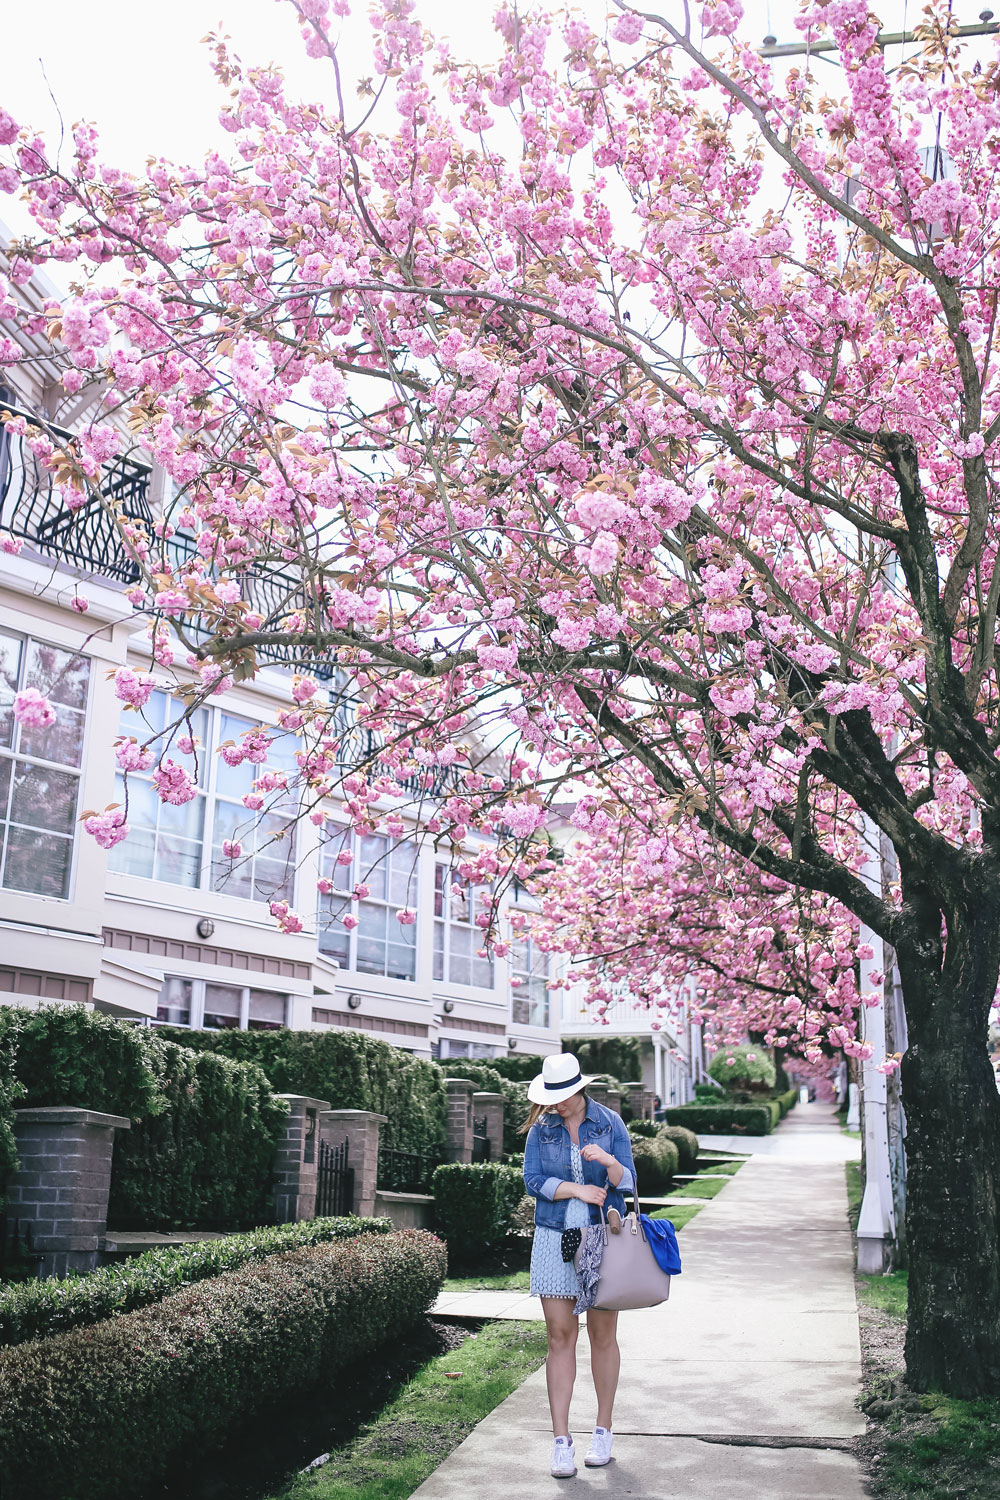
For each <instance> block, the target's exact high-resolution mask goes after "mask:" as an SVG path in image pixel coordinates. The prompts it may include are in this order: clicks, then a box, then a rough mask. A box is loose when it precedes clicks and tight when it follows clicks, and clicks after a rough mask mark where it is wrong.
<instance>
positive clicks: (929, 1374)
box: [897, 892, 1000, 1397]
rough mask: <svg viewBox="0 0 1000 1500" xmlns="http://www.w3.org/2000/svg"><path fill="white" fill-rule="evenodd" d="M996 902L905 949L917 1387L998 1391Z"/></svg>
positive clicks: (984, 902) (911, 1348) (912, 1367)
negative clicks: (993, 1031) (992, 1056)
mask: <svg viewBox="0 0 1000 1500" xmlns="http://www.w3.org/2000/svg"><path fill="white" fill-rule="evenodd" d="M993 905H994V898H993V897H992V896H991V895H990V894H988V893H986V892H981V893H980V901H979V905H978V910H977V911H976V914H975V916H974V917H970V916H969V913H968V911H966V912H964V913H963V917H964V918H965V919H964V920H954V919H953V920H952V922H951V923H950V924H949V932H948V937H947V947H946V950H945V949H943V947H942V943H941V938H940V926H938V932H937V933H934V932H933V931H930V932H928V931H927V930H926V927H925V933H924V934H923V935H922V937H914V939H913V940H912V941H907V942H902V943H900V944H899V946H898V947H897V960H898V963H899V971H900V976H901V978H902V984H903V995H904V997H905V1001H906V1018H907V1023H908V1027H909V1045H908V1047H907V1051H906V1054H905V1056H904V1059H903V1064H902V1089H903V1098H904V1100H905V1102H906V1122H907V1136H906V1157H907V1203H906V1239H907V1251H908V1259H909V1323H908V1330H907V1336H906V1369H907V1379H908V1381H909V1384H910V1385H911V1386H912V1387H913V1389H914V1390H917V1391H931V1390H934V1391H943V1392H945V1393H946V1394H948V1395H951V1396H959V1397H976V1396H987V1395H997V1394H1000V1201H998V1194H1000V1097H998V1095H997V1086H996V1082H995V1079H994V1076H993V1070H992V1068H991V1066H990V1061H989V1055H988V1052H987V1025H988V1017H989V1010H990V1004H991V1002H992V1000H993V997H994V995H995V994H996V985H997V970H998V948H1000V942H998V927H1000V916H998V913H997V912H996V911H995V910H989V909H988V908H992V907H993ZM938 922H939V913H938ZM928 925H932V924H928ZM942 959H943V962H942Z"/></svg>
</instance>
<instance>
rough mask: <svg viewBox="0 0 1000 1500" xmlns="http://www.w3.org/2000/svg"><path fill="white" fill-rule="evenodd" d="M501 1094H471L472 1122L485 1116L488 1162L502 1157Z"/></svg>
mask: <svg viewBox="0 0 1000 1500" xmlns="http://www.w3.org/2000/svg"><path fill="white" fill-rule="evenodd" d="M503 1102H504V1101H503V1094H473V1096H472V1118H473V1120H476V1119H479V1118H481V1117H482V1116H483V1115H485V1116H486V1139H487V1140H488V1141H489V1143H490V1161H500V1159H501V1158H502V1156H503Z"/></svg>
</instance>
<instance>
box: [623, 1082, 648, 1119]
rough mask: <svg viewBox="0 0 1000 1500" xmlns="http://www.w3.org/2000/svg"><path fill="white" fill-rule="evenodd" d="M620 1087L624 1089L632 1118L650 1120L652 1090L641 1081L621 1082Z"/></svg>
mask: <svg viewBox="0 0 1000 1500" xmlns="http://www.w3.org/2000/svg"><path fill="white" fill-rule="evenodd" d="M622 1088H623V1089H624V1090H625V1096H626V1098H627V1099H628V1103H629V1109H631V1111H632V1118H633V1120H651V1119H652V1118H653V1090H652V1089H648V1088H647V1087H646V1085H645V1084H644V1083H642V1082H639V1083H623V1084H622Z"/></svg>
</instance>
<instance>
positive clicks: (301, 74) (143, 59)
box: [0, 0, 1000, 220]
mask: <svg viewBox="0 0 1000 1500" xmlns="http://www.w3.org/2000/svg"><path fill="white" fill-rule="evenodd" d="M661 3H662V4H663V6H664V9H665V10H666V12H667V13H668V14H671V15H678V16H679V15H680V13H681V5H680V0H661ZM873 3H874V5H875V8H876V9H878V10H880V11H881V13H882V16H883V20H884V22H885V24H886V26H893V27H894V26H899V25H900V24H902V23H903V21H904V19H905V20H907V21H908V22H909V23H910V24H911V25H912V24H913V22H914V21H915V20H916V19H918V17H919V11H920V9H921V3H922V0H881V3H880V4H879V0H873ZM954 6H955V13H956V15H957V17H958V19H959V20H960V21H963V22H968V21H974V20H975V19H976V17H977V15H978V12H979V10H980V9H981V8H982V7H981V4H980V3H979V0H954ZM544 8H546V9H550V8H551V9H554V8H556V7H555V4H554V3H553V0H546V3H545V7H544ZM574 8H575V9H577V10H579V11H582V12H584V13H585V14H586V15H587V16H588V17H590V18H591V19H593V20H594V21H598V22H599V21H600V19H601V18H602V17H603V16H604V15H605V14H606V12H607V11H608V10H610V9H611V4H610V0H580V3H578V4H577V5H576V6H575V7H574ZM695 8H697V7H695ZM494 9H495V6H494V4H493V3H492V0H466V3H465V4H459V3H457V0H419V12H420V14H421V16H422V17H423V19H424V20H425V22H426V24H427V25H428V26H430V27H431V28H432V29H433V30H434V31H435V32H437V33H439V34H441V35H443V36H446V37H448V38H449V39H450V41H451V42H452V45H453V50H454V51H455V52H456V53H457V54H458V55H468V56H479V57H485V56H489V55H490V52H491V51H492V50H493V45H494V32H493V28H492V23H491V17H492V14H493V11H494ZM744 9H745V12H746V19H745V21H744V26H743V30H744V33H745V34H746V36H747V38H748V40H750V41H754V42H759V41H761V40H762V39H763V37H764V35H765V33H766V32H767V31H772V32H773V33H774V34H775V35H776V36H777V37H778V40H779V41H791V40H794V39H796V37H797V33H796V32H795V31H794V29H793V24H792V22H793V18H794V16H795V14H796V13H797V10H798V5H797V3H796V0H744ZM366 11H367V4H366V0H355V3H354V12H355V13H354V15H353V16H352V18H351V20H350V21H349V22H348V23H347V24H348V27H349V32H348V35H352V34H353V35H355V36H357V38H358V46H357V48H356V49H355V53H356V62H357V71H358V74H359V75H360V74H362V73H363V72H364V71H365V65H364V56H363V54H364V52H365V50H366V41H367V35H368V22H367V16H366ZM998 11H1000V6H998ZM213 30H222V31H223V32H224V33H227V34H228V35H229V36H230V37H231V38H232V44H233V47H234V49H235V50H236V51H237V52H238V53H239V54H240V56H241V57H242V58H243V59H244V61H253V62H271V61H280V62H281V64H282V66H283V67H284V69H285V72H286V75H287V76H288V77H289V80H290V81H291V82H292V83H293V84H295V85H298V86H300V87H301V88H302V91H303V92H304V93H308V94H309V95H311V96H313V97H316V96H318V95H322V93H323V90H324V89H325V88H326V87H327V86H328V82H327V80H328V73H329V67H328V65H327V64H324V63H323V62H315V61H310V60H309V59H307V58H306V57H305V55H304V52H303V48H302V44H301V41H300V39H299V35H298V28H297V26H296V24H295V18H294V13H293V11H292V9H291V7H290V6H289V5H287V4H282V3H278V0H168V3H167V4H161V5H137V4H136V3H135V0H89V3H87V4H81V3H80V0H42V3H41V4H36V5H14V4H10V5H8V6H7V7H5V14H4V22H3V49H2V58H0V104H2V105H3V106H4V107H5V108H7V109H8V110H9V111H10V113H11V114H12V115H13V116H14V118H15V119H17V120H18V121H20V122H21V123H23V124H31V125H33V126H35V127H36V128H37V127H41V128H43V129H44V130H45V132H46V134H48V135H49V136H50V137H52V138H54V137H55V135H56V134H57V132H58V129H59V126H58V118H59V115H58V113H57V110H56V108H55V105H54V103H53V100H55V101H56V102H57V103H58V105H59V111H61V114H62V117H63V120H64V121H65V122H66V124H67V125H71V124H72V123H73V122H74V121H75V120H78V119H81V118H86V119H90V120H93V121H95V122H96V123H97V124H98V126H99V128H100V130H101V135H102V138H103V140H104V142H105V152H106V155H107V157H108V158H109V159H111V160H114V161H117V162H118V163H119V164H120V165H122V166H126V167H133V168H134V167H139V166H141V165H142V163H143V162H144V160H145V158H146V156H147V155H149V154H155V155H165V156H168V157H170V158H172V159H174V160H177V161H191V160H194V159H196V158H197V157H199V156H200V155H202V154H203V152H204V148H205V144H206V142H211V143H212V144H215V143H217V142H218V141H220V140H221V139H224V137H223V135H222V132H221V130H220V128H219V125H218V109H219V103H220V99H221V95H220V91H219V89H218V86H217V85H216V83H215V80H214V79H213V78H212V76H211V73H210V71H209V57H208V49H207V48H206V47H203V46H200V45H199V43H200V40H201V38H202V37H204V36H205V35H206V34H207V33H208V32H210V31H213ZM6 207H7V205H0V211H3V213H4V217H6V218H8V220H9V219H10V217H11V216H10V214H9V213H7V212H6Z"/></svg>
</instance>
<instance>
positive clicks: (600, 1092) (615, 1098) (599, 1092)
mask: <svg viewBox="0 0 1000 1500" xmlns="http://www.w3.org/2000/svg"><path fill="white" fill-rule="evenodd" d="M587 1093H588V1094H589V1095H590V1097H591V1099H593V1100H595V1101H596V1102H597V1103H598V1104H603V1105H604V1107H605V1109H612V1110H614V1112H615V1114H616V1115H620V1114H621V1112H622V1096H621V1094H619V1092H618V1090H617V1089H613V1088H612V1087H611V1085H610V1084H609V1083H588V1084H587Z"/></svg>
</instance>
